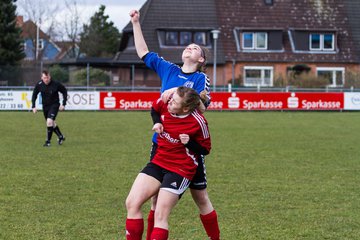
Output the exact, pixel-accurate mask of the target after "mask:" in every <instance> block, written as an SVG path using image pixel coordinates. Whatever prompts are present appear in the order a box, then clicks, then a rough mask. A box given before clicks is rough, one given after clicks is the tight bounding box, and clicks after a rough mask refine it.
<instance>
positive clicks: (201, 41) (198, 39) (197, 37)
mask: <svg viewBox="0 0 360 240" xmlns="http://www.w3.org/2000/svg"><path fill="white" fill-rule="evenodd" d="M194 43H196V44H198V45H202V46H206V45H207V44H206V33H205V32H196V33H194Z"/></svg>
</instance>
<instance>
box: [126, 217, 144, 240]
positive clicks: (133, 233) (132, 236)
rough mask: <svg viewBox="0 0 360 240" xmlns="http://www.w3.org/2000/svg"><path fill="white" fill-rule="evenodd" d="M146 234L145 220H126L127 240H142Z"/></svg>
mask: <svg viewBox="0 0 360 240" xmlns="http://www.w3.org/2000/svg"><path fill="white" fill-rule="evenodd" d="M143 232H144V219H142V218H141V219H128V218H127V219H126V240H141V239H142V235H143Z"/></svg>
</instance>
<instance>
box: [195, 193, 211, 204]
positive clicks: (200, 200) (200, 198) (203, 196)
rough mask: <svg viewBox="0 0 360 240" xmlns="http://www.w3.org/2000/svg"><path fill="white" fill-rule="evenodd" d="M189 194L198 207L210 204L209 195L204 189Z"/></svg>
mask: <svg viewBox="0 0 360 240" xmlns="http://www.w3.org/2000/svg"><path fill="white" fill-rule="evenodd" d="M191 193H192V196H193V198H194V200H195V202H196V203H197V204H198V205H205V204H208V203H209V202H210V199H209V195H208V194H207V191H206V190H205V189H204V190H195V191H192V192H191Z"/></svg>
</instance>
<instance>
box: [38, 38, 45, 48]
mask: <svg viewBox="0 0 360 240" xmlns="http://www.w3.org/2000/svg"><path fill="white" fill-rule="evenodd" d="M38 49H39V50H43V49H44V39H39V42H38Z"/></svg>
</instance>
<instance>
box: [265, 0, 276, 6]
mask: <svg viewBox="0 0 360 240" xmlns="http://www.w3.org/2000/svg"><path fill="white" fill-rule="evenodd" d="M264 2H265V5H269V6H272V5H273V4H274V1H273V0H264Z"/></svg>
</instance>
